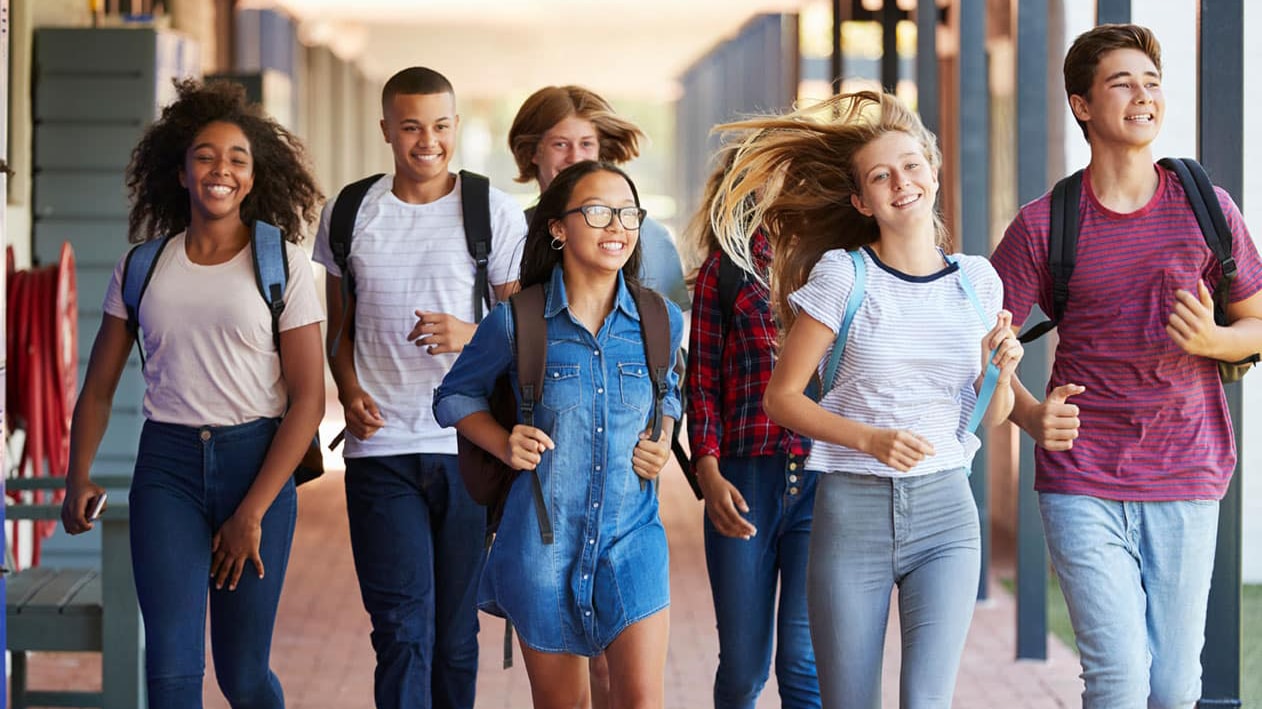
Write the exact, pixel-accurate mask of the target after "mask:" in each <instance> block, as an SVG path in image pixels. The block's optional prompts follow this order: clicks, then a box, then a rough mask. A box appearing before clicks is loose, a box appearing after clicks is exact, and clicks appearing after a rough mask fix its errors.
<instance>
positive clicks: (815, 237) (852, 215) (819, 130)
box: [710, 91, 946, 333]
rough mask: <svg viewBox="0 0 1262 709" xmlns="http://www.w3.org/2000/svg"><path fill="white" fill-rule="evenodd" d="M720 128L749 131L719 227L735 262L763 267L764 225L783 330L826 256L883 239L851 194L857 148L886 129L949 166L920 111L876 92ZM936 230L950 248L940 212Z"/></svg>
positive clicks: (714, 220) (713, 209)
mask: <svg viewBox="0 0 1262 709" xmlns="http://www.w3.org/2000/svg"><path fill="white" fill-rule="evenodd" d="M717 130H719V131H722V132H725V133H728V132H733V133H736V134H738V135H739V136H741V137H740V138H739V140H738V141H737V143H736V148H735V150H736V153H735V156H734V158H733V161H732V166H731V169H729V170H728V172H727V175H726V176H725V177H724V178H723V180H722V183H721V184H720V185H719V187H718V190H717V192H716V194H715V196H714V199H713V200H712V201H711V202H710V222H711V227H712V228H713V230H714V233H715V235H716V236H717V238H718V241H719V243H720V245H721V246H722V248H723V250H724V251H726V252H727V253H728V255H729V256H731V257H732V260H733V261H735V262H736V263H737V264H739V265H741V266H742V267H744V268H746V269H747V270H749V271H751V272H755V271H754V269H753V268H752V258H751V255H750V249H749V238H750V236H751V235H752V233H753V230H754V229H755V228H756V227H757V225H759V224H761V225H763V228H764V230H765V231H766V234H767V238H768V239H769V240H770V242H771V247H772V252H773V253H774V254H775V258H774V259H773V261H772V266H771V274H770V275H771V279H770V280H771V282H770V284H769V285H770V288H771V295H772V306H773V308H774V310H775V312H776V315H777V318H778V320H779V322H780V323H781V332H783V333H787V332H788V331H789V328H791V327H792V325H793V322H794V320H795V319H796V313H795V312H793V309H792V308H791V307H789V302H788V296H789V294H790V293H792V292H793V291H795V290H797V289H798V288H801V287H802V285H803V284H804V283H806V281H807V278H809V277H810V274H811V269H812V268H814V266H815V264H816V263H817V262H818V261H819V259H820V257H821V256H823V255H824V252H826V251H830V250H832V249H857V248H859V247H860V246H863V245H865V244H870V243H872V242H874V241H876V240H877V239H879V238H880V229H879V228H878V226H877V223H876V220H874V219H873V218H871V217H868V216H864V215H863V214H861V213H860V212H859V211H858V210H856V209H855V208H854V206H853V205H852V204H851V202H850V196H851V195H852V194H860V187H859V181H858V177H857V175H856V174H855V164H854V158H855V154H856V153H858V152H859V151H860V150H861V149H863V147H864V146H866V145H867V144H868V143H870V142H872V141H873V140H875V139H877V138H879V137H881V136H882V135H885V134H887V133H892V132H901V133H906V134H908V135H910V136H911V137H912V138H914V139H915V140H916V141H917V142H919V143H920V145H921V147H922V148H923V149H924V152H925V157H926V158H927V159H928V161H929V165H930V167H931V168H932V169H933V170H934V171H937V170H939V169H940V168H941V166H942V153H941V152H940V151H939V150H938V141H937V138H936V137H934V135H933V133H932V132H930V131H929V130H928V129H926V128H925V126H924V124H923V123H921V121H920V117H919V116H917V115H916V114H915V112H913V111H912V110H911V109H909V108H908V107H907V106H906V105H904V104H903V103H902V102H901V101H899V100H898V98H896V97H895V96H893V95H890V94H884V93H877V92H874V91H859V92H855V93H849V94H840V95H838V96H834V97H833V98H831V99H829V100H827V101H823V102H821V103H818V104H814V105H812V106H809V107H806V108H800V109H798V110H796V111H794V112H792V113H789V114H786V115H783V116H766V117H761V118H755V119H750V120H744V121H739V122H736V123H728V124H725V125H722V126H719V127H718V129H717ZM934 228H935V232H936V237H937V241H938V243H939V244H940V245H945V244H946V229H945V226H944V224H943V222H942V219H941V215H940V214H938V213H937V212H936V210H935V217H934ZM755 273H756V272H755Z"/></svg>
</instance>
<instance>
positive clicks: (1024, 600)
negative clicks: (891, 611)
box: [1017, 0, 1052, 660]
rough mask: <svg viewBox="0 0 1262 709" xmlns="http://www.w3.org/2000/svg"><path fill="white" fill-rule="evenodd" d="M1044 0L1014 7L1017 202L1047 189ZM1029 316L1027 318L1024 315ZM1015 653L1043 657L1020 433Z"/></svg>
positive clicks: (1040, 566)
mask: <svg viewBox="0 0 1262 709" xmlns="http://www.w3.org/2000/svg"><path fill="white" fill-rule="evenodd" d="M1047 25H1048V6H1047V0H1021V1H1020V4H1019V5H1018V7H1017V202H1018V203H1019V204H1026V203H1027V202H1030V201H1032V200H1034V199H1036V198H1037V197H1038V196H1039V195H1041V194H1043V193H1044V192H1046V191H1047V173H1048V169H1047V152H1048V148H1047V146H1048V137H1049V130H1048V94H1049V92H1050V91H1051V90H1052V89H1051V88H1050V87H1049V86H1048V84H1047V81H1046V78H1047V65H1048V38H1047V29H1048V28H1047ZM1028 320H1029V319H1027V321H1028ZM1048 349H1049V347H1048V345H1047V342H1046V341H1045V340H1044V341H1039V342H1034V343H1031V344H1030V345H1029V346H1027V347H1026V349H1025V357H1024V358H1023V359H1022V360H1021V383H1022V384H1024V385H1025V388H1026V389H1029V390H1030V391H1031V392H1032V393H1034V395H1035V396H1039V395H1040V394H1041V393H1042V392H1043V391H1044V390H1045V389H1046V387H1047V380H1048V377H1049V375H1050V362H1049V359H1050V358H1049V356H1048ZM1017 658H1018V659H1022V660H1046V659H1047V547H1046V545H1045V542H1044V539H1043V519H1042V516H1041V515H1040V514H1039V506H1038V496H1037V494H1036V493H1035V492H1034V439H1033V438H1030V437H1029V436H1028V435H1025V434H1024V433H1022V434H1021V436H1020V473H1019V478H1018V492H1017Z"/></svg>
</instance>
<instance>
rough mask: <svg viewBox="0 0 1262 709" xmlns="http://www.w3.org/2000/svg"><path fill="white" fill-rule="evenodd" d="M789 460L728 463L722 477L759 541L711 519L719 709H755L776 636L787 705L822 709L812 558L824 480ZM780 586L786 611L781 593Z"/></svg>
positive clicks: (708, 539)
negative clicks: (744, 507) (810, 616)
mask: <svg viewBox="0 0 1262 709" xmlns="http://www.w3.org/2000/svg"><path fill="white" fill-rule="evenodd" d="M802 463H803V461H802V458H801V457H800V456H790V455H785V454H780V455H774V456H757V457H744V458H724V459H723V462H722V465H721V466H720V469H721V470H722V472H723V477H725V478H727V480H728V481H729V482H731V483H732V484H733V485H735V486H736V489H737V490H739V491H740V493H741V495H742V496H744V498H745V502H746V503H747V504H748V505H749V513H748V514H747V515H745V517H746V519H748V520H749V521H750V523H752V524H753V525H754V526H755V527H756V528H757V529H758V533H757V534H755V535H754V537H753V539H749V540H745V539H734V538H732V537H725V536H723V535H722V534H719V533H718V532H717V531H715V529H714V525H713V524H711V523H710V518H709V517H706V520H705V553H706V567H707V568H708V570H709V572H710V591H711V592H712V593H713V594H714V615H715V618H716V620H717V621H718V628H719V669H718V672H717V673H716V674H715V677H714V706H715V709H729V708H730V709H737V708H741V709H753V707H754V705H755V703H757V701H758V695H759V694H760V693H761V692H762V688H763V685H765V684H766V683H767V672H768V668H769V666H770V663H771V648H772V639H773V631H774V633H775V640H776V643H775V647H776V682H777V684H778V685H779V687H780V701H781V706H783V707H785V708H786V709H799V708H818V707H819V705H820V704H819V681H818V680H817V679H816V677H815V653H814V652H813V651H812V649H811V628H810V624H809V622H808V620H807V612H806V556H807V551H808V548H809V545H810V536H811V516H812V508H813V506H814V504H815V482H816V479H817V477H818V476H817V474H816V473H815V472H813V471H807V470H803V469H802ZM777 585H779V588H780V594H779V600H780V602H779V608H778V609H777V607H776V587H777Z"/></svg>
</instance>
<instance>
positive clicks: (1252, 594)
mask: <svg viewBox="0 0 1262 709" xmlns="http://www.w3.org/2000/svg"><path fill="white" fill-rule="evenodd" d="M1000 583H1001V584H1002V585H1003V587H1004V588H1005V589H1007V591H1008V592H1009V593H1016V590H1015V585H1014V583H1013V581H1012V579H1007V578H1005V579H1000ZM1240 611H1241V617H1242V619H1243V625H1244V629H1243V630H1244V634H1243V644H1244V654H1243V657H1242V659H1241V663H1242V665H1243V666H1242V667H1241V670H1240V683H1241V687H1240V695H1241V696H1240V699H1241V701H1242V702H1243V704H1244V706H1246V707H1262V585H1253V586H1245V587H1244V603H1243V606H1242V607H1241V609H1240ZM1047 625H1048V630H1050V631H1051V632H1052V634H1053V635H1055V636H1056V637H1058V638H1060V639H1061V640H1063V641H1064V642H1065V644H1066V645H1068V646H1069V647H1070V648H1071V649H1073V650H1074V651H1075V652H1077V645H1076V644H1075V643H1074V631H1073V628H1071V627H1070V625H1069V611H1068V610H1067V609H1066V608H1065V598H1064V596H1062V595H1061V592H1060V584H1059V583H1057V582H1056V574H1054V573H1051V572H1050V571H1049V572H1048V574H1047Z"/></svg>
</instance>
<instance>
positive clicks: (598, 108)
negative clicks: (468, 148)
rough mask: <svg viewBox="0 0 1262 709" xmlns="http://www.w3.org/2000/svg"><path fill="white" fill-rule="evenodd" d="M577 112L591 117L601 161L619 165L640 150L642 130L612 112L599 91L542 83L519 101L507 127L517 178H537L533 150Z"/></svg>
mask: <svg viewBox="0 0 1262 709" xmlns="http://www.w3.org/2000/svg"><path fill="white" fill-rule="evenodd" d="M571 116H577V117H578V118H582V119H583V120H585V121H591V123H592V125H593V126H595V127H596V133H597V135H598V138H599V140H600V159H601V161H602V162H607V163H614V164H615V165H620V164H622V163H624V162H629V161H631V160H633V159H634V158H635V157H636V156H637V155H639V154H640V141H642V140H644V131H642V130H640V129H639V127H638V126H636V125H635V124H634V123H632V122H631V121H628V120H627V119H625V118H621V117H619V116H618V114H616V113H614V110H613V106H610V105H609V102H608V101H606V100H605V99H603V98H601V96H600V94H597V93H596V92H595V91H592V90H590V89H585V88H583V87H582V86H572V85H571V86H545V87H543V88H542V89H539V90H538V91H536V92H534V93H533V94H531V95H530V97H529V98H527V99H526V100H525V101H523V102H522V104H521V108H519V109H517V115H516V116H515V117H514V118H513V125H512V127H510V128H509V129H508V148H509V150H511V151H513V159H514V160H516V161H517V172H518V175H517V177H515V178H513V179H515V180H516V181H518V182H530V181H531V180H535V179H538V177H539V167H538V166H537V165H535V163H534V157H535V152H536V151H537V150H538V149H539V141H540V140H543V134H544V133H547V132H548V131H549V130H551V129H552V127H553V126H555V125H556V124H558V123H560V122H561V121H563V120H565V119H567V118H569V117H571Z"/></svg>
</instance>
